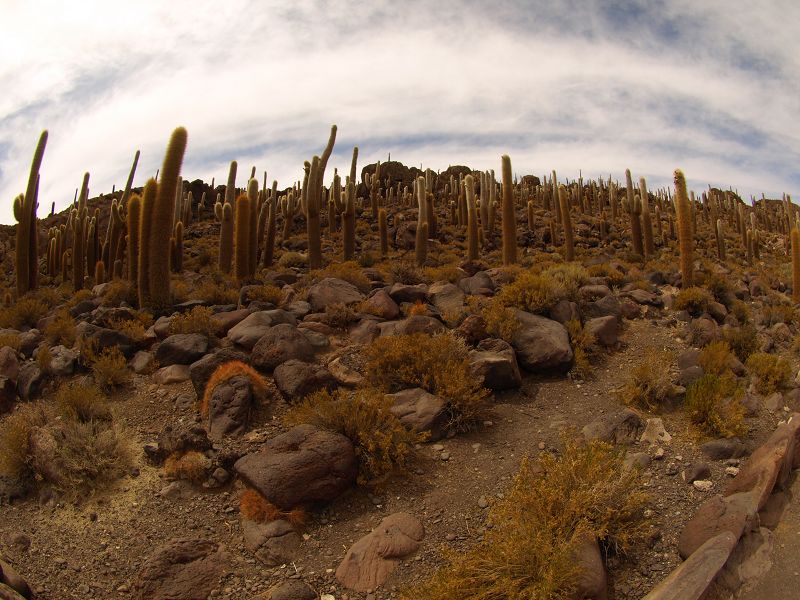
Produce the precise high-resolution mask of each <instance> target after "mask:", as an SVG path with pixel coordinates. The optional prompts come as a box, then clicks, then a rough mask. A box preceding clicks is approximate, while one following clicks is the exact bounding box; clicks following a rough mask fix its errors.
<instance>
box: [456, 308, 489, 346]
mask: <svg viewBox="0 0 800 600" xmlns="http://www.w3.org/2000/svg"><path fill="white" fill-rule="evenodd" d="M456 334H457V335H459V336H461V337H462V338H464V341H466V342H467V344H469V345H470V346H475V345H477V344H478V342H480V341H481V340H485V339H486V338H488V337H489V334H488V332H487V331H486V321H485V320H484V319H483V317H482V316H480V315H470V316H468V317H467V318H466V319H464V320H463V321H462V322H461V325H459V326H458V329H456Z"/></svg>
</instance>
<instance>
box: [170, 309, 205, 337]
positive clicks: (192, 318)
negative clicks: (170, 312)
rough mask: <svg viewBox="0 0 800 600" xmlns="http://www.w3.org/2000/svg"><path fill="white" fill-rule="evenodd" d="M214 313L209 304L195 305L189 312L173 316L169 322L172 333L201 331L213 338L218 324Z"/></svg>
mask: <svg viewBox="0 0 800 600" xmlns="http://www.w3.org/2000/svg"><path fill="white" fill-rule="evenodd" d="M213 315H214V313H213V312H212V311H211V309H210V308H208V307H207V306H195V307H194V308H193V309H192V310H190V311H189V312H187V313H183V314H178V315H175V316H174V317H172V319H171V320H170V322H169V332H170V334H176V333H200V334H202V335H205V336H207V337H210V338H213V337H214V336H215V335H216V333H217V326H216V324H215V323H214V321H213V320H212V319H211V317H212V316H213Z"/></svg>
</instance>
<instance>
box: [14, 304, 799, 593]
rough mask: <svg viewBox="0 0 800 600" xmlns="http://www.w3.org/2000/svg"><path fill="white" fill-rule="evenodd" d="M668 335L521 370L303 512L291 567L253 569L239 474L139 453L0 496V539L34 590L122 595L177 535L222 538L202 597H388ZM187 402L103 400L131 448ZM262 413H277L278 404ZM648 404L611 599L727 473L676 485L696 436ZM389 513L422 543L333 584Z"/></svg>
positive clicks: (147, 390)
mask: <svg viewBox="0 0 800 600" xmlns="http://www.w3.org/2000/svg"><path fill="white" fill-rule="evenodd" d="M677 333H678V329H676V328H674V327H668V326H665V325H664V324H663V323H656V322H654V321H649V320H638V321H632V322H628V323H627V324H626V330H625V332H624V335H623V337H622V340H623V347H622V349H621V350H620V351H618V352H616V353H613V354H611V355H609V356H608V357H605V358H604V359H603V360H602V362H601V364H600V366H599V368H598V370H597V376H596V378H595V379H594V380H593V381H588V382H585V383H579V382H573V381H571V380H569V379H558V380H540V379H536V378H533V377H529V378H526V379H525V381H524V384H523V387H522V388H521V389H520V390H518V391H515V392H509V393H504V394H498V395H497V396H496V405H495V413H494V416H493V417H492V419H491V423H486V425H485V427H483V428H481V430H479V431H476V432H473V433H471V434H469V435H463V436H458V437H455V438H452V439H449V440H443V441H441V442H439V443H438V444H428V445H425V446H423V447H422V448H421V450H420V454H421V460H420V461H419V463H418V467H417V472H416V474H415V475H413V476H412V477H410V478H407V479H395V480H393V481H391V482H389V484H388V485H387V486H386V487H385V488H384V489H382V490H378V491H375V490H373V491H370V490H367V489H354V490H352V491H351V492H349V493H347V494H346V495H345V496H343V497H341V498H339V499H338V500H337V501H336V502H334V503H332V504H331V505H330V506H329V507H327V508H326V509H325V510H323V511H321V512H318V513H316V514H314V515H313V518H312V520H311V522H310V523H309V525H308V526H307V528H306V530H305V532H304V543H303V545H302V548H301V555H300V556H299V557H298V558H297V560H295V561H294V562H293V563H292V564H289V565H283V566H281V567H276V568H273V569H269V568H265V567H264V566H263V565H261V564H260V563H257V562H256V560H255V559H254V558H253V556H252V555H251V554H250V553H249V552H248V551H247V550H246V549H245V547H244V544H243V537H242V530H241V525H240V521H239V516H238V492H239V489H240V488H239V487H238V484H233V485H231V486H229V487H228V488H226V489H224V490H223V491H214V492H209V491H203V490H195V491H193V492H191V493H190V494H189V497H187V498H179V499H169V498H167V497H164V496H163V495H161V493H160V492H161V491H162V490H163V488H164V487H165V486H166V485H167V484H168V482H167V481H165V480H164V479H163V471H162V470H160V469H156V468H154V467H152V466H150V465H149V464H148V463H146V462H145V461H144V459H143V456H142V457H140V460H139V465H138V475H137V476H136V477H129V478H126V479H125V480H123V481H121V482H120V483H119V484H118V485H117V487H116V488H115V489H113V490H109V491H108V492H106V493H104V494H103V495H102V496H99V497H96V498H92V499H89V500H87V501H86V502H84V503H83V504H81V505H79V506H73V505H63V504H59V503H57V502H56V501H54V500H52V499H50V500H48V499H47V498H40V499H39V500H37V499H30V500H27V501H25V502H22V503H18V504H13V505H11V506H6V507H3V509H2V510H3V513H2V515H3V516H2V520H0V548H1V549H2V551H3V553H4V554H5V555H7V556H8V557H9V558H10V559H11V561H12V562H13V564H15V565H16V566H17V567H18V570H19V571H20V573H22V574H23V575H24V576H25V577H26V578H27V579H28V580H29V581H30V582H31V584H32V586H33V587H34V588H36V589H37V590H38V597H39V598H41V599H44V600H47V599H53V600H55V599H58V600H61V599H67V598H82V599H83V598H88V597H91V598H98V599H99V598H126V597H129V591H130V589H131V583H132V581H134V580H135V577H136V573H137V572H138V569H139V567H140V566H141V564H142V562H143V561H144V560H145V559H146V558H147V556H149V554H150V553H151V552H152V550H153V549H154V548H155V547H157V546H158V545H160V544H162V543H163V542H165V541H167V540H169V539H171V538H174V537H184V536H188V535H192V536H203V537H209V538H211V539H213V540H215V541H218V542H221V543H222V544H224V545H225V546H226V547H227V549H228V550H229V551H230V553H231V555H232V557H233V563H232V565H233V568H232V570H231V572H230V573H229V574H228V575H226V576H225V577H224V578H223V580H222V581H221V583H220V586H219V588H218V590H217V591H216V593H215V594H214V595H213V597H216V598H231V599H239V598H242V599H244V598H253V597H255V596H257V595H258V594H259V593H260V592H263V591H265V590H266V589H268V588H269V587H270V586H271V585H272V584H274V583H276V582H278V581H281V580H283V579H285V578H286V577H301V578H302V579H304V580H305V581H307V582H308V583H310V584H311V585H312V586H314V587H315V588H316V589H317V590H318V591H319V592H321V593H330V594H333V595H334V597H335V598H336V600H342V599H344V598H348V599H350V600H355V599H361V598H365V597H367V598H370V599H371V600H377V599H381V598H390V597H396V595H397V594H396V593H395V592H396V590H398V589H399V588H402V587H405V586H407V585H409V584H412V583H413V582H415V581H418V580H420V579H421V578H423V577H425V576H426V575H428V574H429V573H430V572H431V571H432V570H433V569H434V568H435V567H436V566H437V565H439V564H441V559H440V550H441V549H442V548H443V547H445V548H449V549H452V550H463V549H466V548H468V547H470V546H471V545H473V544H475V543H476V542H478V541H479V540H480V539H481V537H482V534H483V532H484V522H485V518H486V515H487V514H488V510H489V508H490V507H491V505H492V503H493V502H494V501H495V500H496V499H497V498H502V495H503V493H504V490H505V489H506V488H507V486H508V484H509V482H510V480H511V478H512V477H513V476H514V474H515V473H516V471H517V468H518V465H519V462H520V460H521V458H522V457H523V456H524V455H531V456H535V455H536V454H537V453H538V452H539V451H541V450H542V449H547V448H557V447H559V445H560V431H561V430H562V429H564V428H567V427H574V428H576V429H578V430H580V429H581V428H582V427H583V426H584V425H586V424H587V423H589V422H590V421H592V420H594V419H595V418H597V417H598V416H600V415H603V414H607V413H609V412H612V411H617V410H620V408H621V406H620V405H619V403H618V401H617V400H616V399H615V397H614V394H613V389H614V388H616V387H618V386H620V385H621V383H622V382H623V381H624V378H625V376H626V371H627V369H629V368H630V367H631V366H633V365H635V364H637V363H638V362H639V361H641V359H642V357H643V355H644V353H645V351H646V350H647V349H648V348H651V347H655V348H658V349H667V350H670V351H672V352H673V353H675V354H676V355H677V353H678V352H680V351H681V350H682V349H684V348H685V345H684V344H683V342H682V341H680V340H679V339H678V338H677ZM664 368H667V366H666V365H665V366H664ZM193 400H194V393H193V392H192V391H191V387H190V386H189V385H188V384H181V385H179V386H170V387H168V388H167V389H157V388H156V387H155V386H152V385H150V383H149V380H147V379H145V378H138V379H137V381H136V385H135V388H134V390H133V391H132V392H128V393H127V394H124V395H123V396H122V397H121V398H120V399H119V400H117V401H115V405H116V408H117V411H118V412H119V415H120V416H121V417H122V418H123V419H125V420H126V422H127V423H128V426H129V427H130V430H131V433H132V434H133V436H134V438H135V440H136V444H137V445H138V447H141V446H142V444H144V443H146V442H150V441H153V440H154V439H155V435H156V434H157V432H158V431H159V430H160V429H161V427H162V426H163V425H164V423H166V422H168V421H172V420H176V419H183V420H191V419H194V418H195V417H194V415H195V413H194V408H193ZM274 412H275V413H278V414H279V413H280V407H278V409H276V410H275V411H274ZM643 416H644V417H651V416H654V415H643ZM658 416H660V417H661V418H662V419H663V421H664V425H665V427H666V429H667V431H668V432H669V433H670V434H671V435H672V442H671V443H670V444H668V445H666V446H665V448H664V456H663V458H661V459H659V460H656V459H655V449H654V448H647V447H644V446H641V447H638V446H637V445H634V447H632V448H631V450H630V451H632V452H645V453H648V454H649V455H651V456H652V457H653V460H652V462H651V463H650V466H649V467H648V468H647V469H646V471H645V473H644V484H643V485H644V487H645V489H646V490H648V491H650V492H651V493H652V504H651V509H650V510H651V511H652V521H653V528H652V535H651V536H650V541H649V544H646V545H643V546H642V547H640V548H637V549H636V550H635V551H634V553H633V554H632V555H631V557H630V558H629V559H628V560H625V561H623V560H620V559H617V558H612V561H611V573H610V575H611V586H612V590H611V597H612V598H613V599H615V600H623V599H633V598H640V597H642V596H643V595H644V594H645V593H646V592H647V591H649V589H651V588H652V586H653V585H654V584H655V583H657V582H658V581H660V580H661V579H663V578H664V577H665V576H666V575H667V573H669V571H670V570H671V569H672V568H674V567H675V566H676V565H677V564H678V562H679V561H680V559H679V557H678V554H677V550H676V540H677V536H678V534H679V533H680V531H681V528H682V527H683V524H684V523H685V522H686V520H688V518H689V517H690V516H691V515H692V514H693V513H694V511H695V510H696V509H697V507H698V506H699V505H700V503H702V502H703V501H704V500H705V499H706V498H707V497H708V494H709V493H715V491H717V490H718V489H719V488H721V486H722V485H724V482H725V478H726V475H725V473H724V466H723V465H722V463H712V462H710V461H708V462H709V464H710V466H711V470H712V476H711V479H712V481H713V482H714V488H713V490H712V491H711V492H701V491H698V490H696V489H695V488H694V487H693V486H691V485H687V484H686V483H685V482H684V481H683V480H682V477H681V474H682V472H683V471H684V470H685V469H686V468H687V467H688V466H689V465H691V464H692V463H693V462H696V461H700V460H704V459H703V457H702V456H701V455H700V453H699V450H698V445H697V441H698V438H697V436H696V434H695V432H694V430H693V429H692V428H691V427H690V426H689V424H688V423H687V422H686V420H685V418H684V416H683V414H682V413H681V412H673V413H667V414H662V415H658ZM278 422H279V420H273V419H272V418H271V417H270V416H269V415H266V416H265V417H264V419H263V420H262V422H260V423H259V424H257V426H256V428H255V430H254V431H253V432H251V434H249V435H248V436H247V439H248V440H251V443H250V446H251V449H253V450H254V449H255V448H257V447H258V443H259V441H260V440H264V439H267V438H268V437H271V436H273V435H275V433H276V432H277V431H278V430H279V428H280V427H279V425H278V424H277V423H278ZM774 422H777V419H776V418H775V417H773V416H770V415H768V414H762V415H760V416H759V417H758V418H757V419H755V420H753V421H752V423H751V424H752V426H753V429H754V435H753V440H752V442H751V443H752V444H753V446H755V445H756V444H757V443H760V441H762V439H763V437H764V436H765V435H766V434H767V433H768V432H769V431H771V429H772V428H773V427H774ZM398 511H406V512H409V513H411V514H413V515H415V516H416V517H417V518H419V519H420V520H421V521H422V523H423V525H424V527H425V530H426V536H425V540H424V543H423V546H422V548H421V550H420V551H419V552H418V553H417V554H416V555H415V556H413V557H412V558H411V559H410V560H408V561H406V562H404V563H402V564H401V565H400V567H399V568H398V569H397V570H396V571H395V573H394V574H393V576H392V577H391V579H390V580H389V581H388V582H387V583H386V584H385V585H384V586H383V587H382V588H381V589H380V590H378V591H377V592H376V593H374V594H372V595H369V596H365V595H364V594H359V593H353V592H348V591H345V590H342V589H341V588H340V586H339V585H338V583H337V581H336V579H335V577H334V574H333V571H334V570H335V569H336V567H337V566H338V564H339V562H340V561H341V559H342V557H343V556H344V554H345V552H346V550H347V549H348V548H349V547H350V545H351V544H352V543H353V542H355V541H356V540H357V539H358V538H360V537H361V536H362V535H364V534H366V533H368V532H369V531H370V530H371V529H372V528H373V527H374V526H375V525H377V523H378V522H379V521H380V520H381V519H382V518H383V517H385V516H387V515H389V514H392V513H394V512H398ZM796 529H797V527H796V526H795V530H796ZM21 537H22V538H27V539H28V540H29V541H30V547H29V548H28V549H27V550H23V549H21V548H20V547H19V545H16V544H14V543H12V542H13V541H14V540H19V539H20V538H21Z"/></svg>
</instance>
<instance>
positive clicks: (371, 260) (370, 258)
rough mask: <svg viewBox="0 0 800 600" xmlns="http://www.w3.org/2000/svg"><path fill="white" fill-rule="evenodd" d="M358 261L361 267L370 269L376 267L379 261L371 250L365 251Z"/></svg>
mask: <svg viewBox="0 0 800 600" xmlns="http://www.w3.org/2000/svg"><path fill="white" fill-rule="evenodd" d="M356 261H357V262H358V266H359V267H362V268H364V269H369V268H370V267H373V266H374V265H375V263H376V262H377V261H378V258H377V256H376V255H375V254H373V253H372V252H370V251H369V250H363V251H362V252H361V253H360V254H359V255H358V257H357V258H356Z"/></svg>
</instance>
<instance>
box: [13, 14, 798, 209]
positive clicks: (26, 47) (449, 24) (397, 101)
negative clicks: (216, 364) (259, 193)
mask: <svg viewBox="0 0 800 600" xmlns="http://www.w3.org/2000/svg"><path fill="white" fill-rule="evenodd" d="M220 4H222V3H204V2H184V1H182V0H171V1H170V2H166V3H165V2H160V3H159V2H151V1H150V0H140V1H138V2H136V3H112V2H96V1H94V0H81V2H76V3H64V2H47V1H41V2H37V1H30V2H22V1H18V0H0V10H2V16H3V19H2V23H0V56H3V60H2V61H0V89H2V90H3V92H2V94H0V199H2V200H0V207H2V208H0V222H3V223H10V222H13V217H12V216H11V204H12V200H13V198H14V196H15V195H16V194H18V193H20V192H22V191H24V187H25V183H26V181H27V176H28V175H27V174H28V168H29V164H30V160H31V156H32V153H33V149H34V146H35V143H36V140H37V138H38V135H39V133H40V131H41V130H42V129H45V128H46V129H48V130H49V131H50V139H49V142H48V148H47V151H46V152H45V157H44V163H43V167H42V181H41V190H40V196H39V203H40V209H39V215H40V216H44V215H45V214H46V213H47V211H48V210H49V207H50V203H51V202H55V203H56V207H57V208H58V209H61V208H63V207H65V206H66V205H68V204H69V203H70V202H71V201H72V198H73V195H74V191H75V188H76V187H78V186H79V185H80V182H81V178H82V176H83V173H84V172H86V171H88V172H89V173H91V180H90V186H91V191H92V194H93V195H94V194H96V193H99V192H108V191H110V189H111V186H112V184H116V185H117V186H118V187H119V186H121V185H123V184H124V181H125V179H126V177H127V173H128V169H129V168H130V163H131V161H132V158H133V154H134V152H135V151H136V150H137V149H140V150H141V151H142V157H141V160H140V163H139V165H140V166H139V170H138V172H137V176H136V181H135V184H136V185H142V184H143V183H144V181H145V180H146V178H147V177H149V176H151V175H152V174H154V173H155V170H156V169H157V168H158V166H159V164H160V162H161V159H162V157H163V152H164V148H165V147H166V143H167V140H168V138H169V135H170V132H171V131H172V129H173V128H174V127H176V126H177V125H183V126H185V127H186V128H187V130H188V132H189V145H188V149H187V153H186V160H185V163H184V169H183V174H184V176H185V177H187V178H190V179H194V178H198V177H200V178H203V179H205V180H207V181H210V180H211V178H212V177H216V179H217V181H218V182H219V181H224V180H225V177H226V174H227V165H228V163H229V162H230V161H231V160H234V159H235V160H237V161H238V162H239V165H240V170H239V173H240V181H238V182H237V183H238V184H239V185H242V186H243V185H244V179H243V178H244V177H245V176H246V175H247V174H249V171H250V167H251V166H253V165H255V166H256V168H257V171H258V173H259V179H260V178H261V177H262V175H263V171H264V170H266V171H267V174H268V178H269V180H270V181H271V180H272V179H277V180H278V182H279V185H280V187H284V186H289V185H291V183H292V182H293V181H294V180H296V179H299V178H300V177H301V175H302V165H303V161H304V160H306V159H309V158H310V157H311V156H312V155H313V154H314V153H319V152H321V150H322V148H323V146H324V144H325V142H326V140H327V136H328V131H329V128H330V125H331V124H332V123H337V124H338V127H339V135H338V138H337V145H336V150H335V152H334V155H333V157H332V158H331V162H330V163H329V164H330V166H338V167H339V168H340V170H342V171H347V170H348V169H349V160H350V154H351V152H352V147H353V145H356V144H357V145H358V146H359V152H360V154H359V169H360V166H363V165H364V164H367V163H368V162H374V161H375V160H376V159H383V160H385V159H386V157H387V155H388V154H389V153H391V155H392V158H393V159H396V160H400V161H402V162H404V163H406V164H409V165H420V164H423V165H425V166H426V167H430V168H433V169H444V168H447V166H448V165H450V164H466V165H469V166H471V167H473V168H475V169H495V170H498V171H499V167H500V156H501V155H502V154H505V153H507V154H509V155H510V156H511V160H512V165H513V168H514V171H515V173H517V174H520V175H522V174H528V173H533V174H537V175H541V174H543V173H549V172H550V171H551V170H553V169H555V170H556V171H557V172H558V174H559V176H561V177H569V178H575V177H577V175H578V171H579V170H581V171H582V172H583V175H584V177H590V176H591V177H596V176H599V175H602V176H604V177H608V176H609V175H611V176H612V177H614V178H617V179H621V180H624V172H625V169H626V168H630V169H631V171H632V172H633V175H634V177H636V178H638V177H640V176H645V177H646V178H647V179H648V181H649V184H650V187H651V189H655V188H657V187H659V186H662V185H668V184H669V182H670V181H671V177H672V171H673V170H674V169H675V168H678V167H680V168H682V169H683V170H684V172H685V173H686V176H687V178H688V180H689V184H690V186H691V187H692V188H694V189H696V190H697V191H701V190H703V189H705V188H706V187H707V186H708V185H709V184H711V185H714V186H721V187H725V188H727V187H729V186H730V187H733V188H735V189H738V190H739V192H740V193H741V194H742V195H743V196H745V197H746V198H747V197H748V196H749V195H750V194H755V195H759V196H760V194H761V192H765V193H766V194H767V195H768V196H772V197H776V196H780V194H781V193H782V192H787V193H791V194H793V196H794V195H796V192H798V191H800V190H799V189H798V188H800V172H798V165H800V119H799V118H798V116H799V115H800V3H798V2H796V1H791V2H787V1H780V0H773V1H762V2H758V3H753V2H738V1H730V0H728V1H717V0H704V1H703V2H696V1H694V0H674V1H667V0H661V1H647V2H646V1H630V2H616V1H615V2H600V1H595V2H593V1H591V0H589V1H584V2H578V1H577V0H567V1H561V2H548V1H529V2H524V1H518V0H500V1H499V2H493V3H491V5H490V3H487V2H479V1H477V0H460V1H456V0H439V1H436V2H423V1H419V0H408V1H404V2H386V1H385V0H374V1H372V2H369V3H367V2H352V1H347V0H331V1H324V2H323V1H314V0H299V1H296V2H283V1H282V2H248V1H246V0H231V1H228V2H225V3H224V6H220ZM332 173H333V170H332V169H331V168H330V167H329V175H331V176H332Z"/></svg>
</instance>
